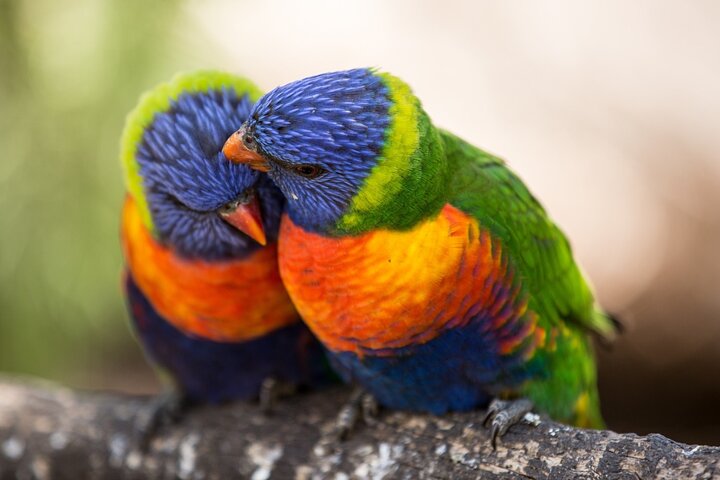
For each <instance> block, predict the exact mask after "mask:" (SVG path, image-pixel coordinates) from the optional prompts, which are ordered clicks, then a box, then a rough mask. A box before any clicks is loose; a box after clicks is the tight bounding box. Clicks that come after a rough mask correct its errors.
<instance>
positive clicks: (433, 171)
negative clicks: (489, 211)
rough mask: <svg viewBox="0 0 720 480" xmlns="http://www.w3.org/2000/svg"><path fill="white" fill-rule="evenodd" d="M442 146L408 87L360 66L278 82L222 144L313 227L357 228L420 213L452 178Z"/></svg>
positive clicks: (327, 229)
mask: <svg viewBox="0 0 720 480" xmlns="http://www.w3.org/2000/svg"><path fill="white" fill-rule="evenodd" d="M441 149H442V142H441V140H440V138H439V136H438V133H437V131H436V130H435V129H434V128H433V127H432V124H431V123H430V120H429V118H428V116H427V114H426V113H425V111H424V110H423V109H422V106H421V104H420V101H419V100H418V99H417V97H416V96H415V95H414V94H413V93H412V91H411V90H410V87H409V86H408V85H407V84H406V83H405V82H403V81H402V80H400V79H399V78H397V77H394V76H392V75H389V74H386V73H380V72H377V71H375V70H373V69H368V68H361V69H354V70H347V71H341V72H333V73H326V74H322V75H317V76H313V77H309V78H306V79H303V80H299V81H296V82H292V83H289V84H287V85H284V86H281V87H278V88H276V89H274V90H273V91H271V92H270V93H268V94H267V95H265V96H263V97H262V98H261V99H260V100H259V101H258V102H257V104H256V105H255V106H254V108H253V110H252V112H251V113H250V116H249V118H248V119H247V121H245V122H244V123H243V124H242V126H241V127H240V129H239V130H238V131H237V132H235V133H234V134H233V135H232V136H230V138H229V139H228V140H227V142H226V143H225V146H224V148H223V151H224V152H225V156H226V157H227V158H229V159H230V160H232V161H233V162H235V163H242V164H246V165H248V166H250V167H251V168H253V169H255V170H258V171H262V172H266V173H267V174H268V175H269V176H270V178H272V180H273V181H274V182H275V184H276V185H277V186H278V187H279V188H280V190H282V192H283V194H284V195H285V197H286V199H287V205H288V206H287V208H288V212H289V214H290V216H291V218H292V219H293V221H294V222H296V223H298V224H299V225H301V226H303V227H304V228H306V229H309V230H312V231H321V232H334V233H359V232H362V231H367V230H370V229H372V228H383V227H388V228H392V227H397V228H402V225H401V224H402V223H408V222H410V223H409V225H412V222H414V221H416V220H417V219H418V218H419V215H420V214H421V213H423V212H424V211H425V210H426V209H427V208H426V207H427V204H428V202H429V201H433V200H434V199H435V196H436V192H434V191H433V190H436V188H435V187H434V184H435V183H437V182H438V181H439V179H440V180H441V179H442V178H444V177H445V176H446V175H445V173H444V171H445V170H446V169H445V167H444V160H443V156H442V155H441V153H442V152H441V151H440V150H441ZM438 177H440V178H438ZM400 217H402V218H400Z"/></svg>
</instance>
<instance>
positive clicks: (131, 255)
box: [122, 197, 299, 342]
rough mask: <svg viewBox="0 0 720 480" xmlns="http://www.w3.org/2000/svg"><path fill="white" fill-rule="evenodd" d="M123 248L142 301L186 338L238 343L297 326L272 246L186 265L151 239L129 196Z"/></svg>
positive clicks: (296, 319) (275, 248) (274, 249)
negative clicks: (236, 256)
mask: <svg viewBox="0 0 720 480" xmlns="http://www.w3.org/2000/svg"><path fill="white" fill-rule="evenodd" d="M122 244H123V251H124V254H125V260H126V262H127V265H128V268H129V269H130V272H131V273H132V276H133V278H134V279H135V282H136V283H137V284H138V286H139V287H140V289H141V290H142V291H143V293H144V294H145V296H146V297H147V298H148V300H150V302H151V303H152V304H153V306H154V307H155V309H156V310H157V311H158V312H159V313H160V314H161V315H162V316H163V317H164V318H165V319H166V320H167V321H169V322H170V323H172V324H173V325H174V326H175V327H177V328H179V329H181V330H183V331H185V332H187V333H190V334H193V335H196V336H198V337H202V338H207V339H210V340H214V341H219V342H237V341H243V340H250V339H253V338H256V337H259V336H262V335H264V334H266V333H268V332H271V331H273V330H275V329H278V328H280V327H283V326H285V325H289V324H291V323H294V322H296V321H299V319H298V316H297V312H296V311H295V309H294V308H293V306H292V303H291V302H290V298H289V297H288V295H287V292H286V291H285V288H284V287H283V285H282V281H281V280H280V275H279V272H278V268H277V247H276V245H269V246H267V247H265V248H261V249H259V250H257V251H256V252H254V253H252V254H251V255H250V256H248V257H246V258H244V259H242V260H233V261H222V262H203V261H198V260H185V259H182V258H180V257H178V256H176V255H175V254H173V252H172V251H171V250H169V249H168V248H165V247H164V246H162V245H160V244H158V243H157V242H156V241H155V240H154V239H153V238H152V236H151V235H150V233H149V232H148V230H147V229H146V228H145V226H144V225H143V223H142V220H141V218H140V215H139V212H138V210H137V208H136V206H135V202H134V201H133V200H132V198H130V197H128V198H127V200H126V202H125V207H124V209H123V217H122Z"/></svg>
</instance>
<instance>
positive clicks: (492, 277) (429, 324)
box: [279, 205, 539, 356]
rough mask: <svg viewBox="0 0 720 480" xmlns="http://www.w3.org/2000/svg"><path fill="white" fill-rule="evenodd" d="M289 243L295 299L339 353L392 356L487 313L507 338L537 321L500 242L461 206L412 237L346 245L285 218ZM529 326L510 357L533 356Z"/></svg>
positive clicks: (512, 340) (509, 341)
mask: <svg viewBox="0 0 720 480" xmlns="http://www.w3.org/2000/svg"><path fill="white" fill-rule="evenodd" d="M280 239H281V240H280V250H279V252H280V256H279V258H280V270H281V273H282V276H283V280H284V282H285V285H286V287H287V289H288V291H289V292H290V296H291V297H292V299H293V301H294V302H295V305H296V306H297V308H298V311H299V312H300V314H301V315H302V316H303V318H304V319H305V321H306V323H308V325H309V326H310V328H311V329H312V330H313V332H314V333H315V334H316V335H317V336H318V338H319V339H320V340H321V341H322V342H323V343H324V344H325V345H326V346H328V347H330V348H331V349H332V350H334V351H336V352H353V353H355V354H357V355H360V356H362V355H364V354H365V353H367V351H369V350H372V351H373V354H374V355H376V356H377V355H380V356H383V355H392V354H393V351H392V349H397V348H401V347H404V346H408V345H411V344H422V343H426V342H428V341H430V340H432V339H433V338H436V337H438V336H439V335H440V334H441V333H442V332H443V331H446V330H447V329H450V328H455V327H462V326H464V325H466V324H467V323H468V322H469V321H470V320H471V319H472V317H473V316H474V315H476V314H477V313H478V312H481V311H487V312H489V313H490V318H491V319H492V322H491V323H490V324H488V325H487V326H486V327H485V328H488V329H497V330H498V331H500V330H502V329H503V327H504V326H505V324H506V323H507V322H515V321H517V320H518V319H519V318H522V317H524V316H526V315H531V314H530V313H529V312H527V300H526V298H525V297H524V295H522V294H521V293H520V292H519V289H518V287H517V286H516V283H515V282H514V281H513V272H512V270H511V269H510V268H509V267H508V263H507V258H506V256H505V255H504V254H503V250H502V248H501V245H500V242H499V241H497V240H496V239H493V238H492V237H491V235H490V233H489V232H488V231H486V230H481V229H480V228H479V226H478V222H477V221H476V220H475V219H474V218H472V217H470V216H469V215H466V214H465V213H463V212H461V211H460V210H458V209H456V208H455V207H453V206H451V205H446V206H445V207H444V208H443V209H442V211H441V212H440V213H439V214H438V215H437V216H436V217H434V218H431V219H429V220H427V221H425V222H422V223H420V224H419V225H417V226H416V227H415V228H414V229H412V230H410V231H390V230H378V231H372V232H369V233H366V234H363V235H359V236H352V237H351V236H346V237H341V238H333V237H328V236H323V235H317V234H314V233H309V232H307V231H305V230H303V229H302V228H300V227H298V226H297V225H295V224H294V223H293V222H292V220H291V219H290V218H289V217H287V216H285V217H284V218H283V221H282V224H281V234H280ZM421 252H422V254H420V253H421ZM420 259H422V260H420ZM532 316H534V315H532ZM522 324H523V327H522V328H521V329H520V330H519V331H515V332H514V334H513V335H511V336H508V338H505V339H501V342H500V348H501V350H502V351H503V353H509V352H511V351H514V350H515V349H517V348H520V347H521V344H522V348H529V350H530V351H532V350H533V347H534V340H535V339H536V336H535V335H532V333H533V329H534V328H535V321H532V319H530V321H523V322H522ZM538 339H539V338H538ZM529 344H530V345H529Z"/></svg>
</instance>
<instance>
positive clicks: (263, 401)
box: [260, 377, 297, 415]
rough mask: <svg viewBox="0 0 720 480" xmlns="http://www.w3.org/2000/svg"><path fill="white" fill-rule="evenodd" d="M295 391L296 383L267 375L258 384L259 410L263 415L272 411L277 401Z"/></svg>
mask: <svg viewBox="0 0 720 480" xmlns="http://www.w3.org/2000/svg"><path fill="white" fill-rule="evenodd" d="M295 392H297V385H296V384H294V383H290V382H284V381H282V380H278V379H277V378H274V377H268V378H266V379H265V380H263V382H262V385H260V411H261V412H262V413H264V414H265V415H269V414H270V413H272V410H273V408H275V405H276V404H277V401H278V400H279V399H281V398H283V397H289V396H290V395H292V394H294V393H295Z"/></svg>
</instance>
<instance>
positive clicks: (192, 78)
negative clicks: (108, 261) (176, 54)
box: [120, 70, 262, 231]
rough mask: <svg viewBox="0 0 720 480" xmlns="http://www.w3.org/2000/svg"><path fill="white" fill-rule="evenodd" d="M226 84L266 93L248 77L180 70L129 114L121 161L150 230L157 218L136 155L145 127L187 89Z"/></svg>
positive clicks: (257, 94) (194, 90)
mask: <svg viewBox="0 0 720 480" xmlns="http://www.w3.org/2000/svg"><path fill="white" fill-rule="evenodd" d="M223 88H232V89H234V90H235V93H236V94H237V95H238V97H242V96H244V95H248V96H249V97H250V100H252V101H253V102H256V101H257V100H258V99H259V98H260V97H261V96H262V92H261V90H260V89H259V88H258V87H257V86H256V85H255V84H254V83H253V82H251V81H250V80H248V79H246V78H243V77H240V76H237V75H232V74H230V73H225V72H220V71H214V70H200V71H194V72H187V73H180V74H178V75H176V76H175V77H174V78H173V79H172V80H170V81H169V82H167V83H162V84H160V85H158V86H157V87H155V88H154V89H152V90H150V91H149V92H146V93H145V94H144V95H143V96H142V97H140V101H139V102H138V105H137V106H136V107H135V108H134V109H133V110H132V111H131V112H130V113H129V114H128V116H127V119H126V121H125V129H124V130H123V133H122V137H121V145H120V162H121V164H122V167H123V172H124V174H125V184H126V188H127V190H128V192H129V193H130V195H132V197H133V198H134V199H135V203H136V205H137V208H138V210H139V211H140V216H141V218H142V221H143V223H144V224H145V226H146V227H147V228H148V229H149V230H150V231H154V226H153V221H152V217H151V215H150V209H149V207H148V204H147V199H146V198H145V193H144V191H143V181H142V176H141V175H140V166H139V164H138V162H137V159H136V158H135V155H136V153H137V148H138V145H139V144H140V142H141V140H142V137H143V134H144V133H145V129H146V128H147V127H148V126H149V125H150V124H151V123H152V121H153V119H154V118H155V115H157V114H158V113H162V112H167V111H168V110H169V109H170V108H171V106H172V104H173V102H174V101H175V100H177V99H178V97H179V96H180V95H182V94H183V93H203V92H208V91H211V90H221V89H223ZM238 126H239V125H238Z"/></svg>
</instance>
